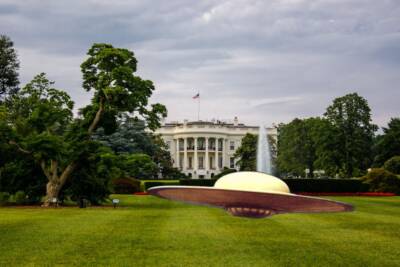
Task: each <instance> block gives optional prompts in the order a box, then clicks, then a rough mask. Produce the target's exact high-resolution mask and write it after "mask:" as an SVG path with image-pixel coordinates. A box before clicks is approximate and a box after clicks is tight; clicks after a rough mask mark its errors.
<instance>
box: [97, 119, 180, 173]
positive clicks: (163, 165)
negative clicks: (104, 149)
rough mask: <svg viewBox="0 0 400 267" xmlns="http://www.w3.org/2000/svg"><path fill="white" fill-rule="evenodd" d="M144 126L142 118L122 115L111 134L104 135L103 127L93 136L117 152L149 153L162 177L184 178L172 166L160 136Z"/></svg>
mask: <svg viewBox="0 0 400 267" xmlns="http://www.w3.org/2000/svg"><path fill="white" fill-rule="evenodd" d="M145 127H146V124H145V122H144V121H143V120H138V119H135V118H131V117H128V116H123V118H122V119H121V120H120V121H119V122H118V128H117V130H116V131H115V132H114V133H113V134H111V135H106V134H104V131H103V128H100V129H98V131H97V132H96V133H95V136H94V138H95V139H96V140H99V141H101V142H102V143H103V144H105V145H106V146H109V147H110V148H111V149H112V150H113V151H114V152H116V153H118V154H122V153H129V154H135V153H141V154H147V155H149V156H150V157H151V159H152V160H153V162H154V163H155V164H156V165H157V166H158V169H159V173H160V174H161V176H162V177H168V178H178V179H179V178H184V177H185V175H184V174H183V173H182V172H180V171H179V170H178V169H176V168H173V166H172V159H171V154H170V153H169V151H168V148H167V146H166V144H165V142H164V141H163V140H162V138H161V137H160V136H155V135H153V134H151V133H149V132H146V130H145Z"/></svg>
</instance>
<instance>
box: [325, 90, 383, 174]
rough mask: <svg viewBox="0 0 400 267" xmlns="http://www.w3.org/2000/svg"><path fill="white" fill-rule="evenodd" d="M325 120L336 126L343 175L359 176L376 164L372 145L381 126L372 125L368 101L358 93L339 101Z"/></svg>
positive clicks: (328, 110) (339, 98) (329, 110)
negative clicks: (373, 158)
mask: <svg viewBox="0 0 400 267" xmlns="http://www.w3.org/2000/svg"><path fill="white" fill-rule="evenodd" d="M324 115H325V117H326V118H327V119H328V121H329V122H330V123H331V124H332V126H333V127H334V136H335V141H336V147H335V148H333V149H335V151H336V153H338V154H339V159H340V162H339V166H338V168H339V169H340V170H341V175H343V176H345V177H352V176H358V175H360V174H363V173H365V172H366V170H367V168H369V167H370V165H371V162H372V145H373V138H374V133H375V131H376V130H377V126H376V125H374V124H372V123H371V121H372V120H371V109H370V107H369V106H368V102H367V100H366V99H364V98H363V97H361V96H359V95H358V94H357V93H352V94H347V95H345V96H343V97H338V98H336V99H335V100H334V101H333V103H332V105H330V106H329V107H328V108H327V110H326V112H325V114H324Z"/></svg>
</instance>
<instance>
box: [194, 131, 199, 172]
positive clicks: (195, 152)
mask: <svg viewBox="0 0 400 267" xmlns="http://www.w3.org/2000/svg"><path fill="white" fill-rule="evenodd" d="M193 169H194V170H195V171H196V176H197V170H198V169H199V159H198V158H197V137H195V138H194V168H193Z"/></svg>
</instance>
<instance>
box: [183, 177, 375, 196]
mask: <svg viewBox="0 0 400 267" xmlns="http://www.w3.org/2000/svg"><path fill="white" fill-rule="evenodd" d="M282 180H283V181H284V182H285V183H286V184H287V185H288V186H289V188H290V191H292V192H310V193H311V192H316V193H317V192H337V193H341V192H346V193H355V192H367V191H368V186H367V185H365V184H363V183H362V181H361V180H359V179H310V178H307V179H282ZM216 181H217V179H204V180H180V185H188V186H214V184H215V182H216Z"/></svg>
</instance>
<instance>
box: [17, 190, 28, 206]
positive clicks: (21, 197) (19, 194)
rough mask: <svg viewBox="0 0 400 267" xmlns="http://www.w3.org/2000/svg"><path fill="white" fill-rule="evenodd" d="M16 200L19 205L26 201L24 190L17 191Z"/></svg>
mask: <svg viewBox="0 0 400 267" xmlns="http://www.w3.org/2000/svg"><path fill="white" fill-rule="evenodd" d="M14 200H15V203H16V204H17V205H22V204H25V203H26V194H25V192H24V191H17V192H16V193H15V195H14Z"/></svg>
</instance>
